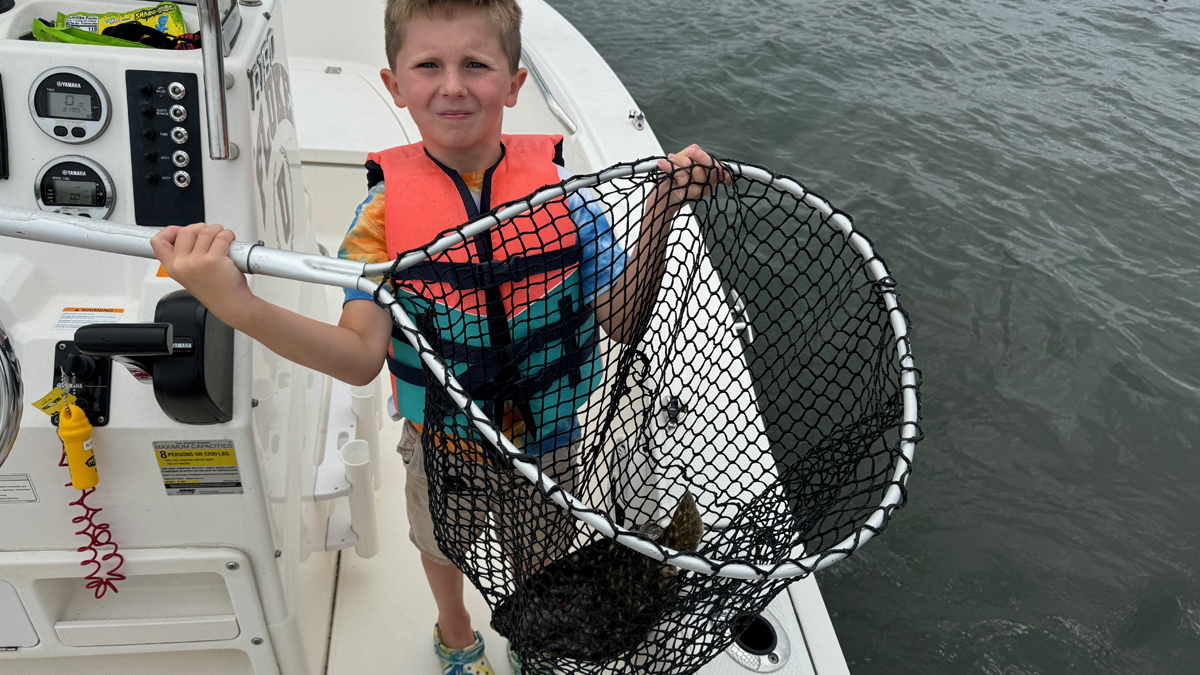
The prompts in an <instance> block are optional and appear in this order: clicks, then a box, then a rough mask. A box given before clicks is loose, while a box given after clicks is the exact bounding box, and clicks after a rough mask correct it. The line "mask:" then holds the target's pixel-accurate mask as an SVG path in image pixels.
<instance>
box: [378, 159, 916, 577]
mask: <svg viewBox="0 0 1200 675" xmlns="http://www.w3.org/2000/svg"><path fill="white" fill-rule="evenodd" d="M659 159H661V158H658V157H654V158H650V159H646V160H643V161H641V162H638V163H637V164H632V165H629V164H627V165H620V166H616V167H613V168H611V169H608V170H607V171H602V172H600V173H598V174H592V175H584V176H577V177H575V178H572V179H570V180H567V181H566V182H564V183H563V184H560V185H550V186H547V187H544V188H542V189H540V190H538V191H536V192H534V193H533V194H531V195H530V196H529V197H527V198H525V199H522V200H519V201H516V202H513V203H511V204H508V205H505V206H503V207H501V208H499V209H498V210H497V211H496V212H495V213H493V214H490V215H488V216H485V217H483V218H481V219H479V220H477V221H474V222H472V223H470V224H468V225H466V226H463V227H462V228H461V229H455V230H451V231H447V232H446V233H443V235H442V236H440V237H439V238H438V239H436V240H435V241H434V242H433V243H431V244H429V245H428V246H426V247H424V248H423V249H422V250H420V251H414V252H410V253H408V254H406V255H404V256H402V257H401V258H400V259H399V261H398V262H396V261H393V262H387V263H377V264H372V265H366V266H364V267H363V277H361V278H360V279H359V285H358V287H359V289H360V290H362V291H366V292H368V293H371V294H378V297H379V298H380V300H382V301H383V302H384V303H385V304H386V305H387V306H388V309H389V311H390V312H391V313H392V317H393V319H394V320H395V322H396V325H398V326H399V327H400V329H401V330H402V331H404V333H405V335H406V336H408V337H409V341H410V342H413V343H414V344H415V346H416V347H417V351H418V352H419V353H420V357H421V361H422V362H423V363H424V364H425V366H426V367H428V368H429V369H430V370H431V372H432V373H433V375H434V377H436V378H437V379H438V380H439V381H440V382H441V383H442V384H443V386H444V388H445V391H446V394H447V395H448V396H449V397H450V398H451V400H453V401H454V403H455V404H456V405H458V407H459V408H461V409H462V410H463V412H465V413H466V414H467V416H468V417H469V418H470V420H471V423H472V424H473V425H474V426H475V428H476V429H477V430H478V431H479V432H480V433H481V434H482V435H483V437H484V438H485V439H486V440H487V441H488V442H490V443H492V445H493V446H495V447H497V448H499V449H500V450H501V451H502V452H504V453H505V454H506V455H507V456H508V457H509V458H510V459H513V460H515V461H513V466H514V467H515V468H516V470H517V471H518V472H519V473H520V474H521V475H522V476H524V477H525V478H526V479H527V480H529V481H530V482H531V483H533V484H534V485H536V486H538V488H539V489H540V490H541V491H542V493H543V494H545V495H548V496H549V497H550V498H551V499H552V500H554V502H556V503H557V504H558V505H559V506H560V507H562V508H565V509H567V510H568V511H569V512H570V513H571V515H573V516H574V517H575V518H576V519H578V520H580V521H582V522H584V523H586V524H588V525H590V526H591V527H592V528H593V529H595V530H596V531H597V532H599V533H600V534H602V535H603V536H605V537H608V538H610V539H614V540H615V541H617V542H618V543H620V544H621V545H623V546H626V547H628V548H630V549H633V550H635V551H637V552H638V553H641V554H643V555H645V556H647V557H649V558H651V559H653V560H658V561H663V562H666V563H668V564H671V565H674V566H677V567H680V568H683V569H687V570H691V571H693V572H697V573H700V574H704V575H708V576H720V577H728V578H733V579H758V580H760V579H789V578H796V577H803V576H807V575H808V574H810V573H812V572H815V571H817V570H820V569H824V568H825V567H828V566H829V565H832V564H833V563H835V562H838V561H840V560H842V559H844V558H846V557H847V556H849V555H850V554H851V553H853V552H854V551H856V550H857V549H858V548H859V547H861V546H862V545H863V544H865V543H866V542H867V541H869V540H870V539H871V538H872V537H874V536H875V535H876V534H877V533H878V532H880V531H881V529H882V527H883V524H884V522H885V520H886V519H887V517H888V514H889V513H890V512H891V511H892V510H894V509H895V508H896V507H898V506H899V505H900V504H901V502H902V500H903V498H904V497H903V490H902V489H901V486H903V485H904V484H905V482H906V481H907V479H908V473H909V470H910V468H911V466H912V461H913V455H914V452H915V450H916V444H917V441H918V440H919V438H920V429H919V419H920V410H919V401H918V397H917V371H916V366H915V363H914V361H913V356H912V350H911V345H910V341H909V340H908V333H909V327H908V321H907V318H906V316H905V315H904V313H903V312H902V311H901V309H900V302H899V300H898V298H897V297H896V294H895V292H894V291H893V290H890V289H891V288H893V287H894V283H893V282H892V278H891V275H890V274H889V272H888V270H887V267H886V265H884V263H883V261H882V260H880V259H879V258H878V257H876V255H875V252H874V248H873V247H872V245H871V242H870V241H869V240H868V239H867V238H866V237H864V236H863V235H862V234H860V233H858V232H857V231H856V230H855V229H854V224H853V222H852V221H851V220H850V219H849V218H847V217H846V216H845V215H843V214H842V213H841V212H838V211H836V210H835V209H834V208H833V206H832V205H830V204H829V202H827V201H826V200H825V199H823V198H822V197H820V196H818V195H816V194H815V193H813V192H811V191H809V190H807V189H806V188H804V186H802V185H801V184H800V183H799V182H797V181H796V180H794V179H792V178H790V177H787V176H783V175H778V174H775V173H772V172H771V171H769V170H767V169H764V168H762V167H759V166H755V165H752V164H745V163H741V162H733V161H726V160H721V164H722V166H723V167H725V168H726V169H728V170H729V171H731V172H732V173H733V174H735V175H741V176H745V177H747V178H750V179H752V180H757V181H759V182H761V183H764V184H766V185H768V186H771V187H776V188H779V189H782V190H785V191H787V192H789V193H791V194H792V195H794V196H795V197H796V198H798V199H800V200H801V201H803V202H804V203H805V204H807V205H808V206H809V207H811V208H813V209H815V210H816V211H818V212H819V213H820V214H821V216H822V222H823V223H829V224H832V225H833V226H835V227H836V228H838V229H839V230H840V231H841V233H842V234H843V236H844V237H845V238H846V240H847V241H848V243H849V244H850V245H851V247H853V249H854V251H855V252H856V253H857V254H858V255H859V256H860V257H861V258H862V259H863V261H864V263H865V265H864V268H865V269H866V272H867V274H868V276H869V277H870V278H871V280H872V281H873V282H876V283H878V284H880V285H881V286H882V287H884V288H885V289H886V290H882V291H881V292H880V296H881V297H882V299H883V302H884V304H885V307H886V308H887V313H888V321H889V325H890V327H891V329H892V332H893V335H894V336H895V341H894V342H895V348H896V349H895V352H896V353H895V358H896V362H897V363H898V364H899V366H900V389H901V398H902V410H901V415H900V422H899V427H900V454H899V455H898V456H897V457H896V459H895V461H894V462H893V465H892V479H891V484H890V485H889V486H888V489H887V490H886V491H885V492H884V495H883V498H882V499H881V501H880V503H879V505H878V506H876V507H875V509H874V510H873V511H872V512H871V515H870V516H869V517H868V518H867V519H866V521H865V522H864V523H862V524H861V525H859V526H858V527H857V528H855V530H854V532H853V533H851V534H850V535H849V536H847V537H846V538H845V539H843V540H842V541H840V542H838V543H837V544H835V545H833V546H830V547H828V548H827V549H825V550H824V551H819V552H816V553H809V554H808V555H806V556H805V557H803V558H800V559H798V560H793V561H786V562H781V563H753V562H743V561H737V562H733V561H729V562H726V561H721V560H714V559H712V558H709V557H708V556H705V555H702V554H699V553H695V552H691V551H676V550H674V549H670V548H666V547H662V546H660V545H658V544H655V543H652V542H650V541H649V540H647V539H645V538H644V537H643V536H642V535H639V534H637V533H635V532H633V531H631V530H629V529H627V528H624V527H621V526H620V525H616V524H615V523H613V522H612V521H611V520H610V519H609V518H608V517H607V516H606V515H604V514H603V512H602V511H600V510H598V509H596V508H594V507H593V506H591V505H590V504H588V503H587V502H584V501H582V500H580V499H578V498H576V497H575V496H574V495H572V494H570V493H569V492H567V491H566V490H564V489H562V488H561V487H558V486H557V484H556V483H555V482H554V481H553V480H552V479H550V478H549V477H548V476H546V475H545V473H542V472H540V471H538V469H537V467H536V465H535V464H533V463H530V462H528V461H521V460H527V459H528V455H527V454H525V453H523V452H521V451H520V450H518V449H517V448H516V446H514V445H513V444H512V442H511V441H510V440H509V439H508V438H507V437H506V436H504V434H502V433H501V432H500V430H499V429H498V428H497V427H496V425H495V424H494V423H493V422H492V421H491V420H489V419H488V418H487V416H486V415H484V414H483V411H481V410H480V409H479V408H478V406H476V405H475V403H474V402H473V401H472V400H471V399H470V398H468V397H467V396H466V395H465V393H464V392H465V389H464V388H463V387H462V385H460V384H459V383H458V382H457V380H455V379H454V378H453V377H452V376H451V375H450V374H449V373H448V372H446V369H445V367H444V365H443V364H442V363H441V361H440V360H439V359H438V358H437V357H436V356H435V355H434V350H433V347H432V346H431V345H430V344H429V342H428V341H427V340H426V339H425V337H424V336H423V335H421V333H420V331H419V330H417V327H416V324H415V323H414V322H413V320H412V318H411V317H409V316H408V314H407V313H406V312H405V311H404V310H403V309H402V308H401V307H400V304H399V303H397V302H395V298H394V297H393V296H392V294H391V293H390V292H389V291H388V290H387V288H385V287H380V285H379V284H377V283H375V282H373V281H371V280H370V279H369V278H368V277H372V276H380V275H383V274H385V273H387V272H389V271H393V270H395V271H398V270H403V269H407V268H409V267H412V266H413V265H416V264H418V263H420V262H422V261H424V260H426V259H428V258H429V256H431V255H434V254H437V253H441V252H443V251H445V250H447V249H449V248H451V247H453V246H456V245H458V244H461V243H463V242H464V241H467V240H468V239H470V238H472V237H474V236H476V235H479V234H481V233H483V232H486V231H488V230H490V229H491V228H493V227H495V226H497V225H498V224H500V223H501V222H503V221H506V220H509V219H512V218H516V217H518V216H520V215H522V214H524V213H527V212H529V211H532V210H533V209H535V208H537V207H538V206H540V205H542V204H545V203H546V202H549V201H551V200H554V199H559V198H561V197H564V196H566V195H568V194H570V193H573V192H577V191H579V190H582V189H585V188H590V187H592V186H594V185H598V184H600V183H603V182H607V181H610V180H614V179H619V178H630V177H633V176H637V175H640V174H649V173H651V172H653V171H655V170H656V169H657V166H658V161H659Z"/></svg>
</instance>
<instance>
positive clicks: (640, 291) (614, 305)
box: [593, 144, 730, 344]
mask: <svg viewBox="0 0 1200 675" xmlns="http://www.w3.org/2000/svg"><path fill="white" fill-rule="evenodd" d="M667 158H668V159H660V160H659V161H658V168H659V169H660V170H661V171H663V172H664V173H666V174H667V177H666V179H665V180H663V181H661V182H660V183H659V184H658V185H657V186H655V189H654V190H653V191H652V192H651V193H650V196H649V197H647V198H646V206H645V209H644V212H643V215H642V223H641V227H639V228H638V239H637V243H636V244H635V245H634V249H633V254H632V255H631V256H630V260H629V262H628V263H627V264H626V265H625V269H623V270H622V271H621V275H620V276H618V277H617V278H616V280H614V281H613V284H612V285H611V286H609V287H608V289H607V290H605V291H604V292H603V293H601V294H600V295H599V296H597V298H596V301H595V303H594V304H593V311H594V312H595V314H596V320H597V321H599V322H600V325H601V326H602V327H603V328H604V332H606V333H608V336H609V337H610V338H612V339H613V340H615V341H617V342H620V343H622V344H632V343H633V342H635V341H637V340H638V339H639V338H640V337H641V336H642V333H644V332H645V331H646V326H647V324H648V323H649V322H650V312H651V308H652V307H653V305H654V300H655V298H657V297H658V289H659V287H660V286H662V278H663V274H664V273H665V272H666V267H667V260H666V251H667V240H668V238H669V236H670V234H671V219H672V218H674V217H675V214H676V213H678V212H679V209H680V207H682V206H683V204H684V203H686V202H689V201H695V200H697V199H699V198H700V197H702V196H704V193H705V192H707V191H708V189H709V187H710V186H711V185H713V184H715V183H716V182H717V181H721V182H724V183H726V184H728V182H729V180H730V179H729V177H728V176H725V175H724V174H725V172H723V171H721V170H720V169H719V168H716V167H715V166H714V165H715V162H713V159H712V157H710V156H709V155H708V153H706V152H704V150H702V149H701V148H700V146H698V145H695V144H693V145H689V146H688V147H686V148H684V149H683V150H682V151H681V152H679V153H676V154H674V155H668V156H667ZM668 160H670V161H668ZM689 167H690V168H689ZM681 169H687V170H686V171H684V170H681Z"/></svg>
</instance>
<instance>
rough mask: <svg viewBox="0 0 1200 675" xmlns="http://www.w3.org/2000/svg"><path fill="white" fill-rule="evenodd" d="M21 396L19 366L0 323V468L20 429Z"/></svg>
mask: <svg viewBox="0 0 1200 675" xmlns="http://www.w3.org/2000/svg"><path fill="white" fill-rule="evenodd" d="M23 396H24V391H23V390H22V388H21V364H20V363H18V362H17V355H16V354H15V353H14V352H13V349H12V342H10V341H9V339H8V334H7V333H5V332H4V324H3V323H0V466H3V465H4V460H6V459H8V454H9V452H11V451H12V447H13V443H15V442H16V440H17V432H18V431H20V429H21V409H22V397H23Z"/></svg>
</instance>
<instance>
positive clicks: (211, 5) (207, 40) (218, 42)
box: [196, 0, 230, 159]
mask: <svg viewBox="0 0 1200 675" xmlns="http://www.w3.org/2000/svg"><path fill="white" fill-rule="evenodd" d="M196 13H197V14H198V15H199V17H200V52H201V54H202V56H203V58H204V107H205V112H206V113H207V116H208V156H209V157H211V158H213V159H230V151H229V114H228V112H227V111H226V109H225V47H224V45H225V42H224V40H223V39H222V36H221V7H220V3H219V0H196Z"/></svg>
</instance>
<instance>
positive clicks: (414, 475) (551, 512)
mask: <svg viewBox="0 0 1200 675" xmlns="http://www.w3.org/2000/svg"><path fill="white" fill-rule="evenodd" d="M577 448H578V444H577V443H575V444H572V445H570V446H567V447H565V448H560V449H558V450H556V451H554V452H551V453H546V454H545V455H542V457H541V465H542V471H543V472H545V474H546V476H547V477H549V478H551V479H552V480H554V481H555V482H556V483H557V484H558V485H560V486H561V487H562V488H563V489H564V490H566V491H568V492H571V491H573V490H574V478H575V473H576V471H575V462H574V458H575V457H576V456H577V453H576V450H577ZM396 451H397V452H399V453H400V456H401V457H402V458H403V459H404V468H405V469H406V471H405V476H404V501H405V505H406V506H407V509H408V538H409V540H410V541H412V543H413V545H414V546H416V547H417V550H418V551H420V552H421V555H423V556H425V557H426V558H428V559H430V560H432V561H433V562H435V563H437V564H439V565H452V564H453V563H452V562H451V561H450V560H449V559H448V558H447V557H446V555H445V554H444V553H443V552H442V550H441V549H440V548H439V547H438V543H437V539H436V538H435V537H434V533H433V516H432V515H431V513H430V510H429V479H428V477H427V476H426V474H425V457H424V450H423V449H422V447H421V433H420V432H419V431H417V430H416V429H415V428H414V427H413V426H412V425H411V424H409V423H408V422H405V423H404V428H403V429H402V431H401V436H400V443H399V444H398V445H397V446H396ZM449 461H450V464H451V465H452V466H451V470H452V471H453V472H454V473H458V474H460V477H461V475H468V476H471V478H470V480H474V481H476V482H478V481H479V480H487V479H483V478H481V476H482V475H483V471H482V468H481V467H482V465H481V464H479V463H478V462H476V461H474V460H470V459H465V458H462V457H460V456H459V455H449ZM501 483H502V484H503V486H504V487H503V488H501V487H500V486H501ZM488 487H489V488H490V489H488V490H486V491H485V493H486V494H489V495H492V497H493V498H495V497H496V496H497V495H500V494H503V496H504V499H505V500H506V501H507V502H508V504H507V508H499V505H498V504H496V503H487V501H488V500H487V498H485V497H481V496H473V497H464V498H463V499H467V500H468V501H467V502H466V503H462V502H460V507H461V508H465V509H470V510H473V511H474V512H475V513H476V514H478V516H479V517H476V518H473V519H471V520H472V522H471V524H465V525H463V526H462V527H461V531H459V532H457V533H456V534H457V537H456V539H458V540H459V541H464V540H466V541H474V540H476V539H478V538H479V536H480V535H481V534H482V533H483V530H484V527H485V525H484V524H483V523H484V522H489V523H490V524H491V526H493V527H496V528H498V529H501V530H503V531H504V534H503V536H502V537H500V538H501V541H502V544H501V545H502V547H503V548H510V546H506V545H504V543H503V542H504V541H514V540H518V541H520V542H521V550H522V551H524V553H525V555H527V556H530V557H531V558H533V559H535V560H538V561H540V562H537V563H535V564H537V565H538V566H540V565H541V564H542V563H544V562H548V561H550V560H555V559H557V558H560V557H562V556H563V555H565V554H566V552H567V550H568V548H569V547H570V546H571V544H572V543H573V542H574V540H575V535H576V534H577V533H578V524H577V521H576V520H575V517H574V516H572V515H571V514H570V513H569V512H568V511H567V510H566V509H563V508H561V507H558V506H557V505H555V504H546V503H545V501H546V500H544V498H543V497H542V496H541V493H539V492H538V489H537V488H536V487H534V485H533V483H531V482H529V481H528V480H526V479H525V477H524V476H521V475H519V474H516V472H515V471H514V472H512V474H511V475H510V476H508V477H506V479H505V480H503V481H497V480H495V479H492V480H490V481H489V485H488ZM450 499H451V500H454V499H455V497H454V496H453V495H452V496H451V497H450ZM509 500H519V501H509ZM526 504H527V505H531V506H533V508H521V506H523V505H526ZM514 507H517V508H514ZM488 512H490V513H491V515H492V518H491V520H488V518H487V517H486V516H487V514H488ZM509 553H510V555H511V551H510V552H509ZM518 564H520V563H518Z"/></svg>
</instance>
